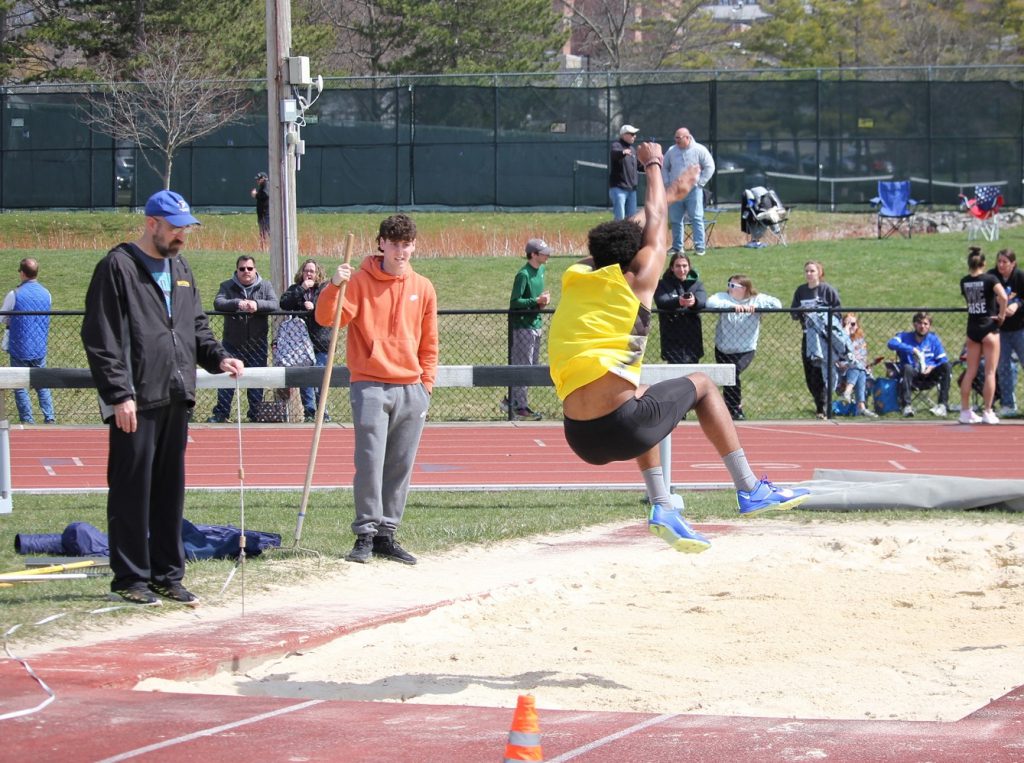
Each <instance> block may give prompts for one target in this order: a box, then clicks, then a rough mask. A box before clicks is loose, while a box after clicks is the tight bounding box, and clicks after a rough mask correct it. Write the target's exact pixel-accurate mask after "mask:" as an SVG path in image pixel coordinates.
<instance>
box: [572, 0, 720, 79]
mask: <svg viewBox="0 0 1024 763" xmlns="http://www.w3.org/2000/svg"><path fill="white" fill-rule="evenodd" d="M560 4H561V6H562V9H563V12H564V14H565V16H566V17H567V18H568V19H569V23H570V25H571V27H572V39H573V42H574V49H575V50H577V51H579V52H582V53H585V54H586V55H587V56H589V57H590V60H591V66H592V67H593V68H597V67H600V68H606V69H611V70H625V69H652V70H653V69H659V68H662V67H664V66H673V67H678V66H684V67H685V66H690V67H692V66H707V65H709V63H711V62H712V60H713V58H714V54H713V51H714V49H715V48H718V47H721V46H722V45H723V43H724V42H725V41H726V40H727V39H728V37H729V36H730V30H729V27H728V25H726V24H722V23H718V22H715V21H714V20H713V18H712V16H711V14H710V13H709V12H708V11H707V8H706V7H705V6H706V3H705V2H704V1H703V0H644V1H643V2H641V0H560Z"/></svg>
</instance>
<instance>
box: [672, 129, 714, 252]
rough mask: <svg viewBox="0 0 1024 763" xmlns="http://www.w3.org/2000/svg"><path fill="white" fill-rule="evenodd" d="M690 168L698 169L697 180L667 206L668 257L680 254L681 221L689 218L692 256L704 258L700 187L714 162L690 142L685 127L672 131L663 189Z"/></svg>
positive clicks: (702, 209) (702, 203)
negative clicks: (668, 229) (689, 189)
mask: <svg viewBox="0 0 1024 763" xmlns="http://www.w3.org/2000/svg"><path fill="white" fill-rule="evenodd" d="M691 164H696V165H699V166H700V177H699V178H697V185H695V186H694V187H693V190H692V191H690V192H689V193H688V194H687V195H686V198H685V199H683V200H682V201H677V202H674V203H673V204H670V205H669V208H668V219H669V223H670V224H671V226H672V248H671V249H670V250H669V252H670V253H675V252H681V251H683V241H684V240H685V236H684V233H683V231H684V218H685V217H689V218H690V225H691V227H692V229H693V253H694V254H696V255H697V256H698V257H703V256H704V186H706V185H707V184H708V182H710V180H711V176H712V175H714V174H715V160H714V159H713V158H712V157H711V152H710V151H708V150H707V148H706V147H704V146H703V145H701V144H700V143H698V142H697V141H695V140H694V139H693V136H692V135H691V134H690V131H689V130H688V129H687V128H685V127H680V128H679V129H678V130H676V134H675V145H674V146H672V147H671V148H669V150H668V151H667V152H666V153H665V185H666V186H668V185H671V184H672V182H673V181H674V180H675V179H676V178H677V177H679V174H680V173H681V172H682V171H683V170H684V169H685V168H686V167H689V166H690V165H691Z"/></svg>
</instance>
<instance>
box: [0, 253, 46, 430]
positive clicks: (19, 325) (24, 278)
mask: <svg viewBox="0 0 1024 763" xmlns="http://www.w3.org/2000/svg"><path fill="white" fill-rule="evenodd" d="M18 276H20V278H21V284H19V285H18V287H17V288H16V289H12V290H11V291H10V292H8V293H7V296H6V297H5V298H4V303H3V306H2V307H0V310H4V311H14V312H18V313H49V312H50V306H51V304H52V300H51V298H50V292H48V291H47V290H46V289H45V288H44V287H43V285H42V284H41V283H39V281H37V280H36V278H37V277H38V276H39V263H38V262H37V261H36V260H35V259H33V258H32V257H26V258H25V259H23V260H22V261H21V262H20V263H19V264H18ZM0 321H2V322H4V323H6V324H7V336H6V338H5V339H6V344H5V349H6V350H7V351H8V352H9V353H10V354H11V368H46V344H47V342H48V341H49V337H50V316H49V315H3V316H0ZM36 394H37V395H38V396H39V410H41V411H42V412H43V421H45V422H46V423H47V424H53V423H56V421H57V417H56V416H54V414H53V396H52V395H51V394H50V390H48V389H38V390H36ZM14 404H15V405H16V406H17V407H18V418H19V419H21V423H22V424H35V423H36V421H35V418H34V417H33V416H32V401H31V400H30V399H29V396H28V390H27V389H16V390H14Z"/></svg>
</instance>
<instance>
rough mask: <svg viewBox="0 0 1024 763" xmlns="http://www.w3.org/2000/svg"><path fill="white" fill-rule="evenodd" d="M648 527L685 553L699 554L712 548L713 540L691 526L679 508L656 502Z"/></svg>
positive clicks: (677, 549)
mask: <svg viewBox="0 0 1024 763" xmlns="http://www.w3.org/2000/svg"><path fill="white" fill-rule="evenodd" d="M647 529H648V530H650V531H651V532H652V533H653V534H654V535H657V536H658V537H659V538H661V539H662V540H663V541H665V542H666V543H667V544H668V545H670V546H672V548H674V549H675V550H676V551H679V552H681V553H684V554H699V553H700V552H701V551H706V550H707V549H709V548H711V541H709V540H708V539H707V538H705V537H704V536H703V535H701V534H700V533H699V532H697V531H696V530H694V529H693V528H692V527H690V523H689V522H687V521H686V520H685V519H683V515H682V514H680V513H679V511H678V510H677V509H666V508H662V507H661V506H659V505H658V504H654V505H653V506H652V507H651V516H650V518H649V519H648V520H647Z"/></svg>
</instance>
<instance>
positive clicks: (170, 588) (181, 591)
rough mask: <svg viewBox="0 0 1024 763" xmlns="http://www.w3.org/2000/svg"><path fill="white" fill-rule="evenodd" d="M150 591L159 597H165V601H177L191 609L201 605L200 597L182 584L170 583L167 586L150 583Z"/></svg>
mask: <svg viewBox="0 0 1024 763" xmlns="http://www.w3.org/2000/svg"><path fill="white" fill-rule="evenodd" d="M149 590H150V591H152V592H153V593H155V594H157V595H158V596H163V597H164V598H165V599H170V600H171V601H176V602H178V603H179V604H187V605H188V606H190V607H195V606H197V605H198V604H199V597H198V596H196V595H195V594H194V593H192V592H191V591H189V590H188V589H187V588H185V586H183V585H182V584H181V583H168V584H167V585H160V584H159V583H150V584H149Z"/></svg>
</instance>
